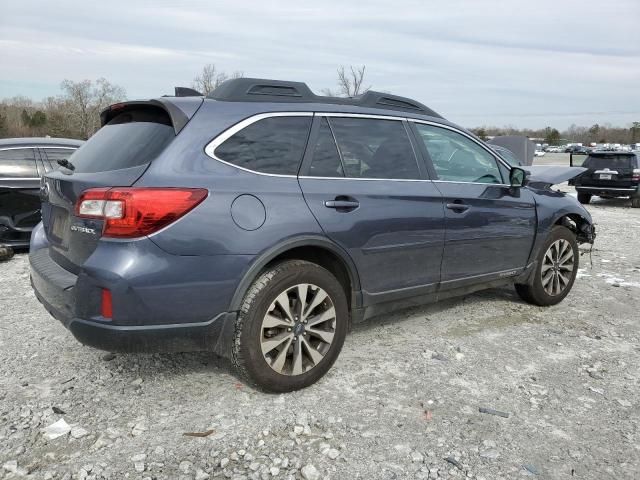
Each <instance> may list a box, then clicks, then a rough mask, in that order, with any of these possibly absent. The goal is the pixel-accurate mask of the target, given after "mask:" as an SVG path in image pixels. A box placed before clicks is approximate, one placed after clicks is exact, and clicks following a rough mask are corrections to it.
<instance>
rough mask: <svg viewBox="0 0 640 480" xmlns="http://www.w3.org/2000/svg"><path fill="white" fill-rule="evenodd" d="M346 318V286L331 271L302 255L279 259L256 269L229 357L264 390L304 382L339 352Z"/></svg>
mask: <svg viewBox="0 0 640 480" xmlns="http://www.w3.org/2000/svg"><path fill="white" fill-rule="evenodd" d="M348 318H349V310H348V304H347V298H346V295H345V292H344V290H343V288H342V285H341V284H340V282H338V280H337V279H336V278H335V277H334V276H333V275H332V274H331V273H330V272H329V271H327V270H325V269H324V268H322V267H320V266H319V265H316V264H313V263H310V262H306V261H302V260H292V261H286V262H283V263H280V264H278V265H275V266H274V267H272V268H270V269H268V270H267V271H265V272H264V273H263V274H262V275H260V277H259V278H258V279H257V280H256V281H255V282H254V283H253V285H252V286H251V288H250V289H249V291H248V292H247V294H246V296H245V299H244V302H243V305H242V308H241V310H240V313H239V314H238V319H237V321H236V329H235V336H234V343H233V350H232V353H233V355H232V359H233V363H234V364H235V366H236V368H237V369H238V371H239V373H240V374H241V376H243V377H244V378H245V379H247V380H248V381H249V382H250V383H253V384H255V385H257V386H258V387H260V388H261V389H263V390H266V391H271V392H290V391H293V390H298V389H300V388H304V387H307V386H309V385H311V384H313V383H315V382H316V381H317V380H318V379H320V378H321V377H322V376H323V375H324V374H325V373H326V372H327V371H328V370H329V369H330V368H331V366H332V365H333V363H334V362H335V360H336V358H337V357H338V354H339V353H340V350H341V349H342V345H343V343H344V339H345V336H346V333H347V324H348Z"/></svg>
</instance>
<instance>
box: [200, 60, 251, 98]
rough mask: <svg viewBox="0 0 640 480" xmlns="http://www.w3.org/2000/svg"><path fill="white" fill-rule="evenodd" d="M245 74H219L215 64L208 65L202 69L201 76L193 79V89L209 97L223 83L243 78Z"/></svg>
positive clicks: (238, 72)
mask: <svg viewBox="0 0 640 480" xmlns="http://www.w3.org/2000/svg"><path fill="white" fill-rule="evenodd" d="M242 77H244V73H243V72H240V71H235V72H233V73H232V74H227V73H225V72H219V71H217V70H216V66H215V65H214V64H213V63H208V64H206V65H205V66H204V67H203V68H202V72H200V75H197V76H196V77H195V78H194V79H193V84H192V86H193V88H194V90H197V91H198V92H200V93H202V94H203V95H209V94H210V93H211V92H213V91H214V90H215V89H216V88H217V87H218V86H219V85H220V84H221V83H222V82H224V81H226V80H229V79H231V78H242Z"/></svg>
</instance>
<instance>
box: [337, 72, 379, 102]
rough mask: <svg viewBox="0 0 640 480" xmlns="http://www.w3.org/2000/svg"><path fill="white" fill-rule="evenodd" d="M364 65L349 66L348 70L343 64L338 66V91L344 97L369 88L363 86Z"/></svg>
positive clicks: (363, 91) (358, 93)
mask: <svg viewBox="0 0 640 480" xmlns="http://www.w3.org/2000/svg"><path fill="white" fill-rule="evenodd" d="M366 68H367V67H366V66H365V65H362V66H361V67H354V66H353V65H350V66H349V71H347V70H345V68H344V66H340V68H338V88H339V89H340V93H341V94H342V95H344V96H345V97H355V96H356V95H360V94H361V93H365V92H366V91H367V90H369V89H370V88H371V86H368V87H363V83H364V74H365V70H366Z"/></svg>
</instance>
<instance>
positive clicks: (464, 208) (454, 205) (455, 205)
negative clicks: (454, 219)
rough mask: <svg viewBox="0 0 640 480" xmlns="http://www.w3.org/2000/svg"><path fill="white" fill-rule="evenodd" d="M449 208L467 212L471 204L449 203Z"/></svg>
mask: <svg viewBox="0 0 640 480" xmlns="http://www.w3.org/2000/svg"><path fill="white" fill-rule="evenodd" d="M447 208H448V209H449V210H453V211H454V212H457V213H462V212H466V211H467V210H469V205H466V204H464V203H455V202H454V203H447Z"/></svg>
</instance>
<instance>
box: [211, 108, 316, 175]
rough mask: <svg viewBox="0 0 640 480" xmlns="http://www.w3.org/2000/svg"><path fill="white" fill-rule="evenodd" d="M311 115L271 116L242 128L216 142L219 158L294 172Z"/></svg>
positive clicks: (244, 165) (267, 169)
mask: <svg viewBox="0 0 640 480" xmlns="http://www.w3.org/2000/svg"><path fill="white" fill-rule="evenodd" d="M310 127H311V117H307V116H305V117H270V118H265V119H263V120H259V121H257V122H255V123H252V124H251V125H249V126H247V127H245V128H243V129H242V130H240V131H239V132H238V133H236V134H234V135H232V136H231V137H229V138H228V139H227V140H225V141H224V142H222V143H221V144H220V146H218V147H217V148H216V149H215V151H214V154H215V156H216V157H217V158H219V159H220V160H223V161H225V162H228V163H231V164H233V165H236V166H238V167H242V168H246V169H249V170H253V171H255V172H260V173H271V174H278V175H296V174H297V173H298V167H299V166H300V160H301V159H302V154H303V153H304V149H305V146H306V144H307V137H308V135H309V128H310Z"/></svg>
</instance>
